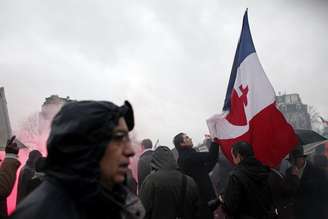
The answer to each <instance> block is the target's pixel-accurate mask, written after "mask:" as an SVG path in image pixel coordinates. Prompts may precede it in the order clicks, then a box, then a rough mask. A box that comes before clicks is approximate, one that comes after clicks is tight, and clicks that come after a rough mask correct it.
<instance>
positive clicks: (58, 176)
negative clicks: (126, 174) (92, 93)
mask: <svg viewBox="0 0 328 219" xmlns="http://www.w3.org/2000/svg"><path fill="white" fill-rule="evenodd" d="M120 117H124V118H125V120H126V122H127V125H128V128H129V130H132V128H133V125H134V123H133V111H132V107H131V105H130V104H129V103H128V102H126V103H125V105H123V106H121V107H118V106H116V105H115V104H113V103H111V102H106V101H80V102H73V103H68V104H66V105H64V106H63V107H62V109H61V110H60V111H59V112H58V114H57V115H56V116H55V118H54V120H53V122H52V125H51V132H50V135H49V138H48V142H47V149H48V156H47V158H46V164H45V173H46V177H45V180H44V182H43V183H42V184H41V185H40V186H39V187H38V188H37V189H36V190H34V191H33V192H32V193H31V195H29V196H28V197H27V198H26V199H24V200H23V201H22V202H21V203H20V204H19V205H18V208H17V209H16V211H15V212H14V213H13V215H12V217H11V218H15V219H16V218H24V219H32V218H42V219H55V218H61V219H65V218H67V219H80V218H82V219H89V218H90V219H91V218H123V215H124V216H125V217H124V218H141V217H142V216H143V208H142V206H141V203H140V202H139V199H138V198H137V197H135V196H133V195H132V194H131V193H130V192H129V191H128V190H127V189H126V188H125V187H124V186H123V185H116V186H115V187H114V188H113V189H112V190H111V191H109V190H107V189H106V188H105V187H104V186H102V185H101V184H100V181H99V179H100V166H99V162H100V160H101V158H102V156H103V155H104V153H105V150H106V147H107V145H108V143H109V142H110V140H111V133H112V131H113V129H114V128H115V127H116V126H117V124H118V120H119V118H120Z"/></svg>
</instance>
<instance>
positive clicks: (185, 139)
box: [180, 134, 193, 148]
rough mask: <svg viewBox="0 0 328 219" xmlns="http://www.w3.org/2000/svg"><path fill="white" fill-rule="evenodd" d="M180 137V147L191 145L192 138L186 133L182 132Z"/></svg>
mask: <svg viewBox="0 0 328 219" xmlns="http://www.w3.org/2000/svg"><path fill="white" fill-rule="evenodd" d="M182 138H183V141H182V143H181V144H180V145H181V146H182V147H191V148H192V147H193V143H192V139H191V138H189V136H188V135H186V134H184V135H183V136H182Z"/></svg>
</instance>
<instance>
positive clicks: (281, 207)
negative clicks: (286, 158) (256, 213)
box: [269, 168, 298, 219]
mask: <svg viewBox="0 0 328 219" xmlns="http://www.w3.org/2000/svg"><path fill="white" fill-rule="evenodd" d="M279 169H280V168H271V173H270V175H269V185H270V190H271V194H272V201H273V205H274V207H275V208H276V210H277V213H278V217H277V219H294V218H295V216H294V200H293V198H294V196H295V194H296V192H297V185H298V179H297V177H296V176H295V175H291V176H288V177H286V176H285V175H284V174H283V173H281V172H280V171H279Z"/></svg>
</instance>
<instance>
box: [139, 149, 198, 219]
mask: <svg viewBox="0 0 328 219" xmlns="http://www.w3.org/2000/svg"><path fill="white" fill-rule="evenodd" d="M151 167H152V171H153V173H151V174H150V175H148V176H147V178H146V179H145V181H144V184H143V186H142V188H141V194H140V199H141V201H142V203H143V204H144V207H145V209H146V217H145V219H176V218H184V219H196V218H199V219H200V217H199V193H198V188H197V186H196V184H195V182H194V180H193V179H192V178H191V177H189V176H187V175H184V174H183V173H181V172H180V171H179V170H178V166H177V163H176V161H175V159H174V156H173V154H172V152H171V150H170V149H169V148H168V147H165V146H160V147H158V148H157V149H156V150H155V152H154V154H153V157H152V160H151Z"/></svg>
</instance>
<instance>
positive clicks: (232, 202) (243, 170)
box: [223, 157, 272, 219]
mask: <svg viewBox="0 0 328 219" xmlns="http://www.w3.org/2000/svg"><path fill="white" fill-rule="evenodd" d="M269 174H270V169H269V168H267V167H265V166H263V165H262V164H261V163H260V162H259V161H258V160H256V159H255V158H254V157H248V158H246V159H244V160H243V161H241V162H240V163H239V164H238V165H237V166H236V167H235V169H234V170H233V171H232V172H231V174H230V176H229V179H228V183H227V186H226V188H225V190H224V193H223V201H224V203H223V209H224V210H225V212H226V213H227V214H228V215H230V216H232V218H234V219H239V218H240V219H241V218H247V217H249V218H256V219H262V218H266V215H267V213H268V212H269V210H270V208H271V206H272V198H271V192H270V187H269V183H268V177H269Z"/></svg>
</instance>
